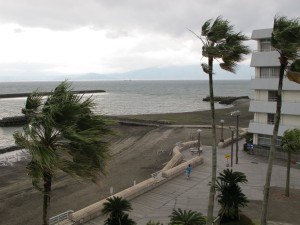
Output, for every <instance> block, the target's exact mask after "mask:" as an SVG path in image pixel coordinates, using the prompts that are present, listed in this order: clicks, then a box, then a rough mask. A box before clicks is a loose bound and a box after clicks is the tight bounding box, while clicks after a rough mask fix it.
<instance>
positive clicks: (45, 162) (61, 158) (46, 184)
mask: <svg viewBox="0 0 300 225" xmlns="http://www.w3.org/2000/svg"><path fill="white" fill-rule="evenodd" d="M33 100H34V101H33ZM30 101H31V102H30ZM28 106H30V107H28ZM34 106H36V107H34ZM93 106H94V104H93V100H92V99H91V98H87V99H84V98H83V96H79V95H75V94H72V92H71V89H70V84H68V83H67V82H66V81H65V82H62V83H61V84H59V85H58V86H57V87H56V88H55V90H54V91H53V92H52V93H51V94H50V95H49V96H48V97H47V98H46V99H45V100H42V98H40V95H39V94H37V93H34V94H33V95H30V97H28V99H27V103H26V107H28V108H26V107H25V109H24V110H23V112H24V113H25V114H26V115H27V116H28V124H26V125H25V126H24V127H23V131H22V132H16V133H15V134H14V139H15V142H16V144H17V145H19V146H21V147H23V148H25V149H28V150H29V153H30V154H31V161H30V162H29V163H28V164H27V170H28V175H29V176H30V177H31V179H32V184H33V186H34V187H35V188H37V189H38V190H40V191H42V192H43V196H44V197H43V225H48V224H49V207H50V194H51V186H52V182H53V177H54V176H55V174H56V173H57V171H58V170H62V171H64V172H66V173H67V174H69V175H71V176H73V177H76V178H85V179H90V180H92V181H96V179H97V178H98V177H99V175H100V174H103V173H104V172H105V165H106V162H107V159H108V158H109V152H108V143H107V142H106V141H105V139H104V138H105V136H106V135H107V134H110V133H112V132H111V129H110V126H109V123H108V121H107V120H106V119H105V118H104V117H103V116H99V115H94V113H93V112H92V108H93Z"/></svg>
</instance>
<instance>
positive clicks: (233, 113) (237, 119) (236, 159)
mask: <svg viewBox="0 0 300 225" xmlns="http://www.w3.org/2000/svg"><path fill="white" fill-rule="evenodd" d="M240 115H241V112H240V111H239V110H237V111H234V112H231V116H236V150H235V164H238V163H239V158H238V151H239V116H240Z"/></svg>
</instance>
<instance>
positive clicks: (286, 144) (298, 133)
mask: <svg viewBox="0 0 300 225" xmlns="http://www.w3.org/2000/svg"><path fill="white" fill-rule="evenodd" d="M281 146H282V149H283V151H285V152H286V153H287V155H288V158H287V165H286V185H285V196H286V197H289V195H290V169H291V158H292V153H296V152H299V151H300V129H293V130H286V131H285V132H284V133H283V137H282V140H281Z"/></svg>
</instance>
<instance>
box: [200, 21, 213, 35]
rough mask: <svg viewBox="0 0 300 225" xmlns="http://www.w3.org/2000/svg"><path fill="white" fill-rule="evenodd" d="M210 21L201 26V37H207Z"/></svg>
mask: <svg viewBox="0 0 300 225" xmlns="http://www.w3.org/2000/svg"><path fill="white" fill-rule="evenodd" d="M211 21H212V19H209V20H207V21H206V22H205V23H204V24H203V25H202V30H201V35H202V36H207V34H208V32H209V30H210V24H211Z"/></svg>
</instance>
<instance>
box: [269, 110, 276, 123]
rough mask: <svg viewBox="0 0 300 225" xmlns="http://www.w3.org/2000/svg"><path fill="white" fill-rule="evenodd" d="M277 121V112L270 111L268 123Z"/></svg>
mask: <svg viewBox="0 0 300 225" xmlns="http://www.w3.org/2000/svg"><path fill="white" fill-rule="evenodd" d="M274 123H275V114H273V113H268V124H274Z"/></svg>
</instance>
